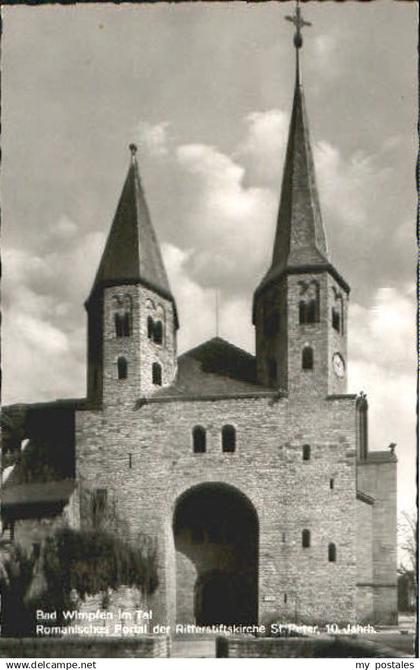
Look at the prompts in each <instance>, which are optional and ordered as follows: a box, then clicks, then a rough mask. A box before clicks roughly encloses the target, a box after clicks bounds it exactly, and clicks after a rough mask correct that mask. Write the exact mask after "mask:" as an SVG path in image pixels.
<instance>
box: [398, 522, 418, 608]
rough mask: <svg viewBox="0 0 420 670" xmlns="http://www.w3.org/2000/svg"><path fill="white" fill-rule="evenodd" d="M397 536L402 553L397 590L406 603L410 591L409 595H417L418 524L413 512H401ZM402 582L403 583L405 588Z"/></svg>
mask: <svg viewBox="0 0 420 670" xmlns="http://www.w3.org/2000/svg"><path fill="white" fill-rule="evenodd" d="M398 534H399V546H400V548H401V549H402V550H403V552H404V558H403V561H401V562H400V565H399V568H398V573H399V575H400V577H399V578H398V582H399V589H400V588H401V589H402V591H401V594H402V595H401V597H402V600H405V601H406V598H409V595H408V594H409V593H410V590H411V593H413V592H414V594H416V593H417V546H418V541H417V540H418V522H417V513H416V511H415V510H412V511H411V512H403V513H402V514H401V520H400V522H399V524H398ZM401 580H402V582H401ZM400 582H401V584H400ZM403 582H405V587H404V585H403ZM404 593H405V595H404ZM399 598H400V595H399ZM409 600H410V599H409ZM409 600H408V602H409ZM406 602H407V601H406Z"/></svg>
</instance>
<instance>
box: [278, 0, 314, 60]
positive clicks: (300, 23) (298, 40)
mask: <svg viewBox="0 0 420 670" xmlns="http://www.w3.org/2000/svg"><path fill="white" fill-rule="evenodd" d="M284 18H285V19H286V21H291V22H292V23H293V24H294V26H295V28H296V32H295V34H294V37H293V43H294V45H295V47H296V49H300V48H301V46H302V44H303V38H302V33H301V29H302V28H303V27H304V26H311V25H312V23H309V21H305V19H303V18H302V14H301V13H300V6H299V0H296V11H295V14H294V16H285V17H284Z"/></svg>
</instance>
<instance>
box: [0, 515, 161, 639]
mask: <svg viewBox="0 0 420 670" xmlns="http://www.w3.org/2000/svg"><path fill="white" fill-rule="evenodd" d="M38 560H39V561H40V562H41V563H40V564H37V563H36V561H35V558H34V557H33V556H28V555H27V554H25V553H24V552H23V551H22V550H21V549H19V548H14V549H13V550H12V551H11V553H10V556H9V557H8V558H7V559H6V561H5V563H4V566H3V571H2V574H1V575H0V586H1V589H2V593H3V611H4V620H3V634H4V635H20V636H21V635H28V634H29V635H31V634H33V626H34V624H35V618H34V613H35V610H36V609H43V610H44V611H57V624H58V625H60V624H61V625H62V624H63V623H64V622H63V620H62V617H61V616H60V615H61V614H62V611H63V609H64V610H65V609H73V608H75V606H76V603H74V602H73V596H74V594H77V596H78V597H79V598H82V599H83V598H85V597H86V596H91V595H95V594H97V593H100V592H105V593H106V592H107V591H108V589H112V590H117V589H118V588H119V587H120V586H131V587H136V588H138V589H140V590H141V591H142V592H143V593H145V594H151V593H153V592H154V591H155V590H156V588H157V585H158V578H157V569H156V551H155V549H154V548H151V547H150V545H149V543H148V542H147V541H145V539H143V542H141V541H139V542H138V543H137V544H136V545H134V544H130V543H129V542H126V541H124V540H122V539H121V538H120V537H118V536H116V535H112V534H110V533H107V532H105V531H101V530H73V529H70V528H61V529H59V530H57V531H56V532H55V534H54V535H52V536H50V537H48V538H47V539H46V540H45V542H44V545H43V547H42V551H41V556H40V558H39V559H38ZM35 565H36V569H37V570H41V571H42V577H43V579H42V582H43V588H42V592H41V593H39V594H37V595H32V596H31V595H30V593H31V588H30V586H31V583H32V580H33V577H34V567H35ZM19 622H21V623H22V625H20V623H19ZM29 622H30V628H31V630H28V624H29ZM17 629H19V630H17Z"/></svg>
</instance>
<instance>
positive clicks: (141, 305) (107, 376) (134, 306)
mask: <svg viewBox="0 0 420 670" xmlns="http://www.w3.org/2000/svg"><path fill="white" fill-rule="evenodd" d="M130 151H131V160H130V166H129V170H128V174H127V178H126V180H125V184H124V187H123V190H122V194H121V197H120V200H119V203H118V207H117V211H116V214H115V217H114V221H113V223H112V226H111V230H110V232H109V235H108V239H107V242H106V245H105V249H104V252H103V254H102V259H101V262H100V264H99V268H98V271H97V273H96V277H95V281H94V284H93V287H92V290H91V293H90V295H89V298H88V300H87V301H86V304H85V307H86V310H87V314H88V380H87V386H88V398H89V399H90V400H91V401H93V402H96V403H99V404H101V403H105V404H116V403H132V402H133V401H134V400H136V399H138V398H139V397H140V396H144V395H148V394H150V393H153V392H154V391H155V390H158V389H159V388H160V387H161V386H164V385H167V384H170V383H171V382H172V381H173V379H174V376H175V371H176V331H177V328H178V318H177V310H176V304H175V300H174V298H173V296H172V293H171V290H170V287H169V282H168V277H167V274H166V271H165V267H164V265H163V260H162V256H161V253H160V249H159V244H158V241H157V238H156V234H155V231H154V229H153V226H152V222H151V219H150V215H149V211H148V207H147V204H146V200H145V197H144V192H143V187H142V184H141V180H140V175H139V169H138V165H137V158H136V152H137V147H136V146H135V145H134V144H131V145H130Z"/></svg>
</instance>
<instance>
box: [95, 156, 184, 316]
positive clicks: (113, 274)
mask: <svg viewBox="0 0 420 670" xmlns="http://www.w3.org/2000/svg"><path fill="white" fill-rule="evenodd" d="M130 149H131V162H130V167H129V169H128V174H127V177H126V180H125V183H124V187H123V190H122V193H121V197H120V200H119V203H118V207H117V211H116V213H115V216H114V220H113V223H112V226H111V230H110V232H109V235H108V239H107V242H106V245H105V249H104V252H103V254H102V258H101V262H100V264H99V268H98V271H97V273H96V277H95V281H94V283H93V287H92V290H91V293H90V296H89V299H88V301H87V302H88V303H89V301H90V299H91V298H92V296H93V295H94V294H95V292H96V290H97V289H98V288H99V287H100V286H112V285H116V284H128V283H133V284H136V283H141V284H144V285H145V286H147V287H148V288H151V289H152V290H154V291H156V292H157V293H159V294H161V295H162V296H164V297H166V298H168V299H169V300H171V301H172V302H173V303H174V305H175V300H174V298H173V296H172V293H171V289H170V286H169V281H168V277H167V274H166V270H165V266H164V264H163V260H162V255H161V252H160V247H159V243H158V240H157V237H156V233H155V230H154V228H153V225H152V221H151V218H150V214H149V209H148V207H147V203H146V199H145V196H144V192H143V187H142V184H141V180H140V175H139V169H138V165H137V160H136V151H137V149H136V147H135V145H134V144H132V145H130ZM175 309H176V307H175Z"/></svg>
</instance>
